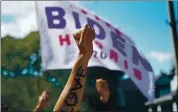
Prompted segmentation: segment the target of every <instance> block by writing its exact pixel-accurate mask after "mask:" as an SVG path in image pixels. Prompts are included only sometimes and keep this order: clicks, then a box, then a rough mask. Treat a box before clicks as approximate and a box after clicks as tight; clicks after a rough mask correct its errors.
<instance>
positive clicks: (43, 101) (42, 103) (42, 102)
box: [37, 90, 49, 110]
mask: <svg viewBox="0 0 178 112" xmlns="http://www.w3.org/2000/svg"><path fill="white" fill-rule="evenodd" d="M48 103H49V93H48V91H47V90H45V91H43V93H42V94H41V96H39V99H38V105H37V108H38V109H40V110H42V109H43V108H44V107H46V106H47V104H48Z"/></svg>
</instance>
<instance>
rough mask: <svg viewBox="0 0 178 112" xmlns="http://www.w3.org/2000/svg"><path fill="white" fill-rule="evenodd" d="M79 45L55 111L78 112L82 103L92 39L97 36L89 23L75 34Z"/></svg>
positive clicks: (91, 51) (91, 50)
mask: <svg viewBox="0 0 178 112" xmlns="http://www.w3.org/2000/svg"><path fill="white" fill-rule="evenodd" d="M73 37H74V39H75V42H76V44H77V46H78V49H79V53H78V56H77V59H76V62H75V64H74V66H73V68H72V71H71V74H70V77H69V79H68V81H67V83H66V85H65V87H64V89H63V91H62V93H61V94H60V96H59V98H58V100H57V103H56V105H55V107H54V109H53V111H54V112H76V111H78V108H79V105H80V103H81V100H82V97H83V92H84V87H85V82H86V73H87V66H88V62H89V60H90V58H91V56H92V54H93V44H92V41H93V40H94V38H95V31H94V29H93V28H91V27H90V26H89V25H85V27H84V28H83V29H81V30H80V31H78V32H77V33H75V34H74V35H73Z"/></svg>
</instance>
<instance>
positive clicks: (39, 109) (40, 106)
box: [35, 104, 43, 112]
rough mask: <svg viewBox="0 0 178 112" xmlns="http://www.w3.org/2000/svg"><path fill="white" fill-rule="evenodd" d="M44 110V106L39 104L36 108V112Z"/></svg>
mask: <svg viewBox="0 0 178 112" xmlns="http://www.w3.org/2000/svg"><path fill="white" fill-rule="evenodd" d="M42 110H43V107H42V105H40V104H38V105H37V106H36V108H35V112H36V111H42Z"/></svg>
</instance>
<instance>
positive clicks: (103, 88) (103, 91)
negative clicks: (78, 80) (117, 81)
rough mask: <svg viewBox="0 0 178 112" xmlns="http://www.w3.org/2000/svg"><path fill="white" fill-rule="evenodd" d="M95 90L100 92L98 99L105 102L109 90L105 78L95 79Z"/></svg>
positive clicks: (107, 98)
mask: <svg viewBox="0 0 178 112" xmlns="http://www.w3.org/2000/svg"><path fill="white" fill-rule="evenodd" d="M96 90H97V91H98V93H99V94H100V100H101V102H103V103H107V102H108V100H109V96H110V90H109V87H108V83H107V81H106V80H103V79H97V80H96Z"/></svg>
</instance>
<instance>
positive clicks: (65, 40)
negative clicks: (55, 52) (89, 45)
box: [59, 34, 71, 46]
mask: <svg viewBox="0 0 178 112" xmlns="http://www.w3.org/2000/svg"><path fill="white" fill-rule="evenodd" d="M59 42H60V45H61V46H63V44H64V42H66V43H67V45H70V44H71V43H70V38H69V35H68V34H66V36H65V38H63V37H62V35H59Z"/></svg>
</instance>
